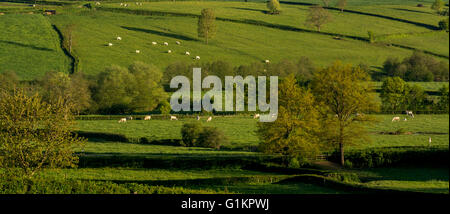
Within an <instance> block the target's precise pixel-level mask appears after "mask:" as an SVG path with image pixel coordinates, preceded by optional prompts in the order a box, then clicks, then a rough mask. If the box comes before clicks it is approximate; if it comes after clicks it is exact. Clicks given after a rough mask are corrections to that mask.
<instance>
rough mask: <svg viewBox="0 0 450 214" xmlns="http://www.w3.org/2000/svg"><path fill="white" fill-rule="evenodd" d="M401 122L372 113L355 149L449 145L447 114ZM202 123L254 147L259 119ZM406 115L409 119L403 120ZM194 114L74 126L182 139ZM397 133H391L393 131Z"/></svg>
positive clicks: (235, 145) (85, 122)
mask: <svg viewBox="0 0 450 214" xmlns="http://www.w3.org/2000/svg"><path fill="white" fill-rule="evenodd" d="M398 116H400V117H401V121H399V122H392V121H391V120H392V117H394V115H375V118H376V119H377V120H378V122H377V123H374V124H373V125H370V126H368V127H367V128H368V132H369V133H370V139H371V141H369V142H363V143H361V144H360V146H358V148H369V147H389V146H426V145H428V138H429V137H431V138H432V145H448V141H449V133H448V130H449V124H448V119H449V116H448V115H416V116H415V118H410V117H406V116H405V115H398ZM202 118H203V119H202V121H200V123H202V124H203V125H205V126H213V127H219V128H220V129H221V130H223V132H224V134H225V136H227V137H228V138H229V140H230V145H224V146H226V147H230V148H242V147H245V146H257V145H258V143H259V139H258V137H257V135H256V133H255V131H256V129H257V127H256V125H257V123H258V120H257V119H253V118H252V117H251V116H250V115H249V116H228V117H224V116H214V117H213V120H212V121H211V122H209V123H207V122H206V121H205V120H206V117H202ZM404 118H407V119H408V121H403V119H404ZM195 121H196V119H195V118H194V117H187V118H180V120H178V121H170V120H169V119H152V120H150V121H144V120H132V121H127V122H126V123H118V122H117V121H116V120H79V121H78V124H77V129H78V130H80V131H86V132H103V133H117V134H124V135H125V136H126V137H127V138H130V139H133V138H134V139H138V138H141V137H146V138H149V139H151V140H161V139H181V133H180V131H181V126H182V125H183V124H184V123H188V122H195ZM399 130H400V131H401V132H402V133H401V134H399V135H393V134H390V133H394V132H396V131H399Z"/></svg>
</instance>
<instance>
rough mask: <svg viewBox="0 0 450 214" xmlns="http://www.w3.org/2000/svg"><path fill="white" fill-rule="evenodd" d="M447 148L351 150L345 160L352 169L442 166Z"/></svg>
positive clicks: (336, 154)
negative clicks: (404, 165) (420, 165)
mask: <svg viewBox="0 0 450 214" xmlns="http://www.w3.org/2000/svg"><path fill="white" fill-rule="evenodd" d="M448 153H449V150H448V147H419V146H414V147H387V148H370V149H363V150H351V151H348V152H347V154H346V159H347V160H348V161H350V162H352V167H358V168H365V167H368V168H371V167H386V166H391V165H399V164H407V165H411V164H415V165H417V164H432V165H443V164H446V163H443V162H442V160H444V159H447V158H448ZM329 160H330V161H334V162H338V161H339V153H338V152H334V153H333V154H332V155H331V156H330V158H329Z"/></svg>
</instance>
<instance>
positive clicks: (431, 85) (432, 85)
mask: <svg viewBox="0 0 450 214" xmlns="http://www.w3.org/2000/svg"><path fill="white" fill-rule="evenodd" d="M374 84H375V88H376V89H381V86H382V85H383V82H374ZM408 84H411V85H418V86H420V87H422V88H423V89H424V90H425V91H432V92H438V91H439V89H441V88H442V87H443V86H444V85H446V86H448V82H408Z"/></svg>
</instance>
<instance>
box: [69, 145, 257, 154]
mask: <svg viewBox="0 0 450 214" xmlns="http://www.w3.org/2000/svg"><path fill="white" fill-rule="evenodd" d="M76 151H77V152H81V151H82V150H81V149H77V150H76ZM84 152H86V153H103V154H104V153H108V154H118V155H123V154H126V155H202V156H205V155H208V156H211V155H212V156H223V155H243V156H248V155H255V154H257V153H254V152H243V151H217V150H214V149H209V148H198V147H180V146H161V145H142V144H131V143H120V142H88V143H87V144H86V145H85V147H84Z"/></svg>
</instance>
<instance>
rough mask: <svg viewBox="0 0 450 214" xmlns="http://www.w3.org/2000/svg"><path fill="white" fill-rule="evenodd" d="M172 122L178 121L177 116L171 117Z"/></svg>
mask: <svg viewBox="0 0 450 214" xmlns="http://www.w3.org/2000/svg"><path fill="white" fill-rule="evenodd" d="M170 120H178V118H177V117H175V116H170Z"/></svg>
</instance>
